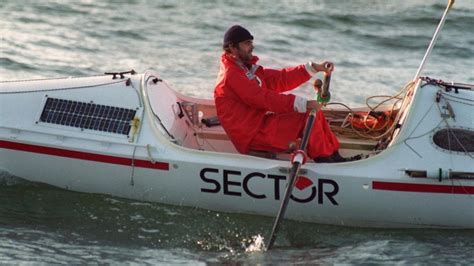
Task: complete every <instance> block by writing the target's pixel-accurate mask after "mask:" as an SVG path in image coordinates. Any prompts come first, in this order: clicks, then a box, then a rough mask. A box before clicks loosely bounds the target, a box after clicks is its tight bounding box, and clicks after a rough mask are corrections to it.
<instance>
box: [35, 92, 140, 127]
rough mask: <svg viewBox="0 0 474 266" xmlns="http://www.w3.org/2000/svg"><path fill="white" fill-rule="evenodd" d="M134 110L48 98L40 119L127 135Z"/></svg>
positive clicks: (52, 122) (51, 122) (57, 123)
mask: <svg viewBox="0 0 474 266" xmlns="http://www.w3.org/2000/svg"><path fill="white" fill-rule="evenodd" d="M136 112H137V111H136V110H134V109H126V108H120V107H114V106H107V105H100V104H95V103H86V102H77V101H70V100H64V99H57V98H48V99H47V100H46V103H45V104H44V108H43V111H42V112H41V116H40V121H41V122H44V123H50V124H56V125H62V126H69V127H75V128H81V129H88V130H94V131H102V132H109V133H114V134H122V135H128V133H129V132H130V128H131V126H130V122H131V121H132V120H133V118H134V117H135V114H136Z"/></svg>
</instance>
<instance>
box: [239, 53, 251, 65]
mask: <svg viewBox="0 0 474 266" xmlns="http://www.w3.org/2000/svg"><path fill="white" fill-rule="evenodd" d="M239 59H240V60H241V61H242V62H243V63H250V61H251V60H252V52H245V51H243V50H239Z"/></svg>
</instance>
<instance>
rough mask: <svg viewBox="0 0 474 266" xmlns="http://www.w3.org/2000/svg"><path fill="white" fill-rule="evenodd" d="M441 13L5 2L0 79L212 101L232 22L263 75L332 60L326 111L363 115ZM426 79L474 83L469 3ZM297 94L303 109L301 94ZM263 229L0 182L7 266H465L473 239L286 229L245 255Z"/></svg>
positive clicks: (343, 4) (398, 77) (228, 217)
mask: <svg viewBox="0 0 474 266" xmlns="http://www.w3.org/2000/svg"><path fill="white" fill-rule="evenodd" d="M446 3H447V1H434V0H428V1H408V0H406V1H377V0H361V1H342V0H340V1H239V0H233V1H217V2H216V1H138V0H136V1H133V0H129V1H124V0H122V1H119V0H117V1H86V0H84V1H78V0H76V1H43V0H38V1H27V0H25V1H21V0H1V1H0V33H1V39H0V80H15V79H30V78H46V77H60V76H80V75H95V74H99V73H103V72H107V71H125V70H129V69H132V68H133V69H135V70H136V71H137V72H144V71H145V70H147V69H154V70H157V71H158V72H160V73H161V75H162V76H163V77H164V78H165V79H167V80H168V82H169V83H170V84H171V85H172V86H173V87H174V88H175V89H176V90H178V91H180V92H182V93H185V94H188V95H192V96H198V97H204V98H211V97H212V95H213V86H214V81H215V76H216V74H217V71H218V66H219V58H220V53H221V47H220V46H221V42H222V37H223V32H224V31H225V29H226V28H227V27H229V26H230V25H232V24H236V23H238V24H242V25H244V26H245V27H247V28H248V29H249V30H250V31H251V32H252V34H253V35H254V36H255V45H256V49H255V51H254V53H255V54H256V55H258V56H259V57H260V59H261V60H260V63H261V64H263V65H265V66H268V67H275V68H278V67H283V66H290V65H296V64H300V63H305V62H307V61H308V60H314V61H316V62H320V61H322V60H331V61H333V62H334V63H335V66H336V70H335V72H334V74H333V77H332V82H331V90H332V97H333V100H334V101H339V102H344V103H348V104H350V105H363V104H364V102H365V98H366V97H367V96H370V95H374V94H393V93H395V92H397V91H398V90H399V89H400V88H401V87H402V86H403V85H404V84H405V83H406V82H408V81H410V80H411V79H412V78H413V76H414V75H415V72H416V70H417V68H418V65H419V63H420V61H421V59H422V57H423V54H424V52H425V50H426V48H427V46H428V44H429V41H430V39H431V36H432V34H433V33H434V30H435V28H436V26H437V24H438V22H439V18H440V17H441V15H442V13H443V11H444V9H445V4H446ZM422 76H430V77H433V78H437V79H443V80H445V81H455V82H463V83H474V0H457V1H456V4H455V5H454V9H453V10H451V12H450V13H449V15H448V19H447V21H446V24H445V26H444V28H443V30H442V32H441V34H440V37H439V39H438V42H437V44H436V46H435V49H434V50H433V53H432V55H431V57H430V59H429V61H428V64H427V65H426V67H425V69H424V71H423V72H422ZM296 93H297V94H299V95H305V96H307V97H309V94H310V89H309V86H307V85H306V86H302V88H300V89H299V90H298V91H297V92H296ZM0 119H1V114H0ZM0 160H1V158H0ZM25 163H27V162H25ZM45 167H47V166H45ZM0 171H1V169H0ZM439 215H443V214H442V213H440V214H439ZM272 223H273V219H272V218H268V217H258V216H248V215H232V214H225V213H217V212H210V211H206V210H201V209H194V208H183V207H175V206H167V205H162V204H156V203H144V202H136V201H130V200H124V199H120V198H114V197H110V196H104V195H92V194H83V193H75V192H71V191H65V190H61V189H57V188H54V187H50V186H47V185H43V184H34V183H30V182H27V181H24V180H22V179H20V178H18V177H12V176H9V175H8V174H6V173H0V263H2V264H3V263H7V264H19V263H31V264H48V265H49V264H178V263H179V264H193V265H194V264H208V263H211V264H212V263H217V264H221V263H227V264H240V263H242V264H251V265H253V264H277V263H282V264H287V263H301V264H341V263H342V264H442V265H448V264H466V265H467V264H474V231H472V230H420V229H418V230H414V229H410V230H382V229H377V230H375V229H360V228H344V227H337V226H327V225H317V224H307V223H298V222H290V221H285V223H284V224H283V227H282V230H281V233H280V234H279V238H278V240H277V243H276V248H275V249H274V250H272V251H271V252H268V253H264V252H262V251H258V250H257V251H254V252H249V251H246V249H247V250H248V248H249V247H252V246H254V245H255V244H256V242H258V240H257V241H255V238H257V236H258V235H261V236H264V237H266V236H267V235H268V234H269V232H270V230H271V226H272Z"/></svg>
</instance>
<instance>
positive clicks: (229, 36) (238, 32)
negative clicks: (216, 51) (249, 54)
mask: <svg viewBox="0 0 474 266" xmlns="http://www.w3.org/2000/svg"><path fill="white" fill-rule="evenodd" d="M246 40H253V36H252V34H250V32H249V31H248V30H246V29H245V28H244V27H242V26H240V25H234V26H232V27H230V28H229V29H227V31H226V32H225V34H224V43H223V44H222V46H224V47H225V46H226V45H228V44H230V43H239V42H243V41H246Z"/></svg>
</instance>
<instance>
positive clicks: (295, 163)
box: [267, 65, 330, 250]
mask: <svg viewBox="0 0 474 266" xmlns="http://www.w3.org/2000/svg"><path fill="white" fill-rule="evenodd" d="M326 67H327V68H329V67H330V65H326ZM324 81H325V83H324V84H323V88H325V92H326V93H324V92H323V93H322V94H325V96H324V97H322V99H324V100H323V101H326V99H328V97H327V96H329V81H330V75H329V74H325V75H324ZM326 97H327V98H326ZM318 98H319V97H318ZM317 112H318V110H317V109H315V108H314V109H312V110H311V112H310V113H309V116H308V119H307V120H306V125H305V128H304V131H303V140H302V141H301V145H300V149H299V150H297V151H296V152H295V153H293V156H292V158H291V161H292V162H291V163H292V165H291V169H290V179H289V180H288V184H287V185H286V190H285V196H284V198H283V201H282V202H281V205H280V209H279V210H278V214H277V216H276V218H275V222H274V223H273V229H272V233H271V235H270V239H269V241H268V245H267V250H270V249H271V248H272V247H273V244H274V243H275V239H276V235H277V233H278V230H279V229H280V224H281V220H282V219H283V217H284V216H285V211H286V207H287V206H288V202H289V201H290V196H291V193H292V191H293V187H294V185H295V182H296V179H297V177H298V173H299V171H300V167H301V165H303V164H304V163H305V160H306V154H305V150H306V146H307V145H308V140H309V136H310V134H311V130H312V129H313V125H314V120H315V118H316V113H317Z"/></svg>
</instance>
